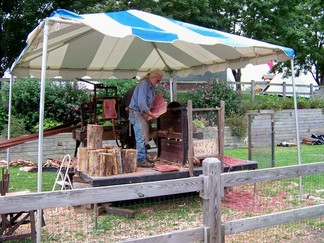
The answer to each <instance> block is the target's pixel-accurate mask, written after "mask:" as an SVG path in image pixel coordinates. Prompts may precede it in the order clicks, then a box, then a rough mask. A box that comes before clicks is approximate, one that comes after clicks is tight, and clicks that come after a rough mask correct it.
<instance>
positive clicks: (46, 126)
mask: <svg viewBox="0 0 324 243" xmlns="http://www.w3.org/2000/svg"><path fill="white" fill-rule="evenodd" d="M59 125H62V123H60V122H57V121H55V120H52V119H50V118H45V119H44V130H46V129H49V128H52V127H56V126H59ZM38 129H39V124H37V125H35V126H34V132H38Z"/></svg>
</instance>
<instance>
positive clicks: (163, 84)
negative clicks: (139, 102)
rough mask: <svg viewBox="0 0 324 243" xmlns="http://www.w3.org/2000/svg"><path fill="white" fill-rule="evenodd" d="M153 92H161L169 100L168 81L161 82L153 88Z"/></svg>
mask: <svg viewBox="0 0 324 243" xmlns="http://www.w3.org/2000/svg"><path fill="white" fill-rule="evenodd" d="M155 93H162V94H163V97H164V98H165V99H166V100H167V101H170V84H169V83H168V82H161V84H160V85H159V86H158V87H157V88H156V89H155Z"/></svg>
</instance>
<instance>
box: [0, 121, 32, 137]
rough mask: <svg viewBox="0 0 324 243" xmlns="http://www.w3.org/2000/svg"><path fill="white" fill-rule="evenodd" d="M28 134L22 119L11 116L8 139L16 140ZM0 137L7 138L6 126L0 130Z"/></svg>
mask: <svg viewBox="0 0 324 243" xmlns="http://www.w3.org/2000/svg"><path fill="white" fill-rule="evenodd" d="M28 133H29V132H28V131H26V129H25V123H24V120H23V119H19V118H17V117H15V116H11V124H10V137H11V138H17V137H20V136H22V135H26V134H28ZM1 135H3V136H5V137H7V136H8V124H7V125H5V126H4V127H3V129H2V132H1Z"/></svg>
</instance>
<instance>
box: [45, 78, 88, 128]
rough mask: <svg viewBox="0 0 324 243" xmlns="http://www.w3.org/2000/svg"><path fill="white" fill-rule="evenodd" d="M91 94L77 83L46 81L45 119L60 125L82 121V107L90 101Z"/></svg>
mask: <svg viewBox="0 0 324 243" xmlns="http://www.w3.org/2000/svg"><path fill="white" fill-rule="evenodd" d="M89 97H90V94H89V92H88V91H87V90H86V89H85V87H84V86H80V85H78V84H77V82H71V81H69V82H67V81H63V82H57V81H51V80H48V81H46V85H45V111H44V113H45V115H44V116H45V118H51V119H52V120H54V121H58V122H60V123H66V122H69V121H74V120H77V119H80V116H81V111H80V105H81V104H82V103H84V102H86V101H89Z"/></svg>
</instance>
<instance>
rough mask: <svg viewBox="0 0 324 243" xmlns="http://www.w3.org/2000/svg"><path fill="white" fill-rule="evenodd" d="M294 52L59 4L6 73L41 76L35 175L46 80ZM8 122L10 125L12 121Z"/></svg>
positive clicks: (152, 18) (162, 20) (175, 71)
mask: <svg viewBox="0 0 324 243" xmlns="http://www.w3.org/2000/svg"><path fill="white" fill-rule="evenodd" d="M293 57H294V51H293V50H292V49H290V48H287V47H282V46H278V45H273V44H269V43H265V42H261V41H257V40H253V39H249V38H245V37H242V36H237V35H233V34H228V33H225V32H221V31H217V30H214V29H208V28H204V27H200V26H197V25H193V24H189V23H184V22H181V21H176V20H173V19H170V18H166V17H162V16H158V15H154V14H150V13H147V12H143V11H138V10H128V11H120V12H110V13H96V14H80V15H79V14H76V13H73V12H70V11H67V10H63V9H58V10H57V11H54V12H53V13H52V14H51V16H50V17H48V18H46V19H44V20H43V21H42V22H41V23H40V24H39V25H38V26H37V27H36V28H35V29H34V30H33V31H32V32H31V33H30V34H29V36H28V39H27V46H26V48H25V49H24V50H23V51H22V53H21V54H20V56H19V57H18V58H17V60H16V61H15V62H14V63H13V65H12V67H11V70H10V72H11V74H12V77H13V76H18V77H29V76H34V77H40V78H41V94H40V109H39V111H40V114H39V117H40V118H39V127H40V130H39V146H38V169H39V173H38V174H39V176H40V175H41V173H40V172H41V168H42V143H43V118H44V95H45V88H44V83H45V79H46V78H54V77H57V76H60V77H62V79H63V80H71V79H75V78H81V77H84V76H90V77H91V78H92V79H106V78H109V77H111V76H114V77H117V78H131V77H134V76H135V75H138V76H142V74H144V73H146V72H148V71H149V70H150V69H152V68H160V69H162V70H164V72H165V78H168V77H169V78H170V80H174V78H175V77H177V76H188V75H202V74H204V73H205V72H207V71H210V72H217V71H223V70H225V69H226V68H232V69H237V68H244V67H245V66H246V65H247V64H250V63H251V64H263V63H267V62H268V61H270V60H276V61H285V60H292V61H291V63H292V67H293ZM11 83H12V82H11ZM171 94H172V92H171ZM295 98H296V96H295ZM171 99H172V97H171ZM10 102H11V101H9V103H10ZM295 103H296V102H295ZM9 106H10V104H9ZM295 109H296V104H295ZM9 117H10V114H9ZM296 123H297V124H298V121H297V115H296ZM8 124H9V125H8V130H9V131H10V119H9V123H8ZM297 127H298V126H297ZM9 134H10V133H9ZM298 136H299V135H298V129H297V137H298ZM38 190H41V178H39V179H38Z"/></svg>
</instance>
